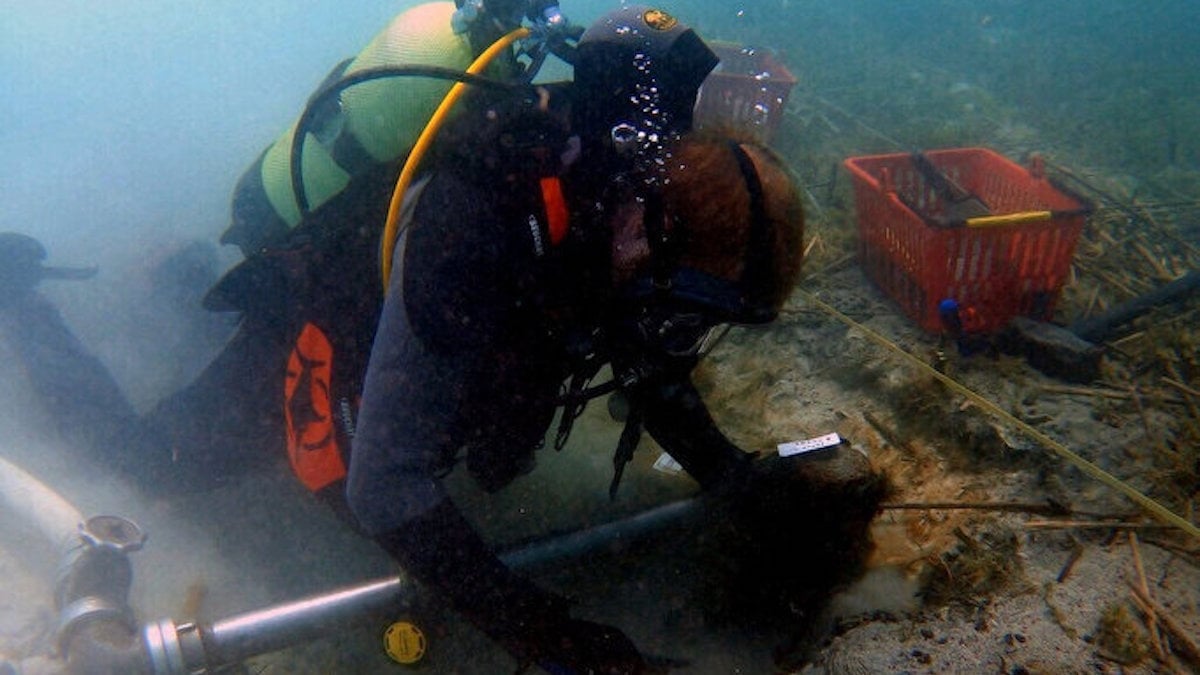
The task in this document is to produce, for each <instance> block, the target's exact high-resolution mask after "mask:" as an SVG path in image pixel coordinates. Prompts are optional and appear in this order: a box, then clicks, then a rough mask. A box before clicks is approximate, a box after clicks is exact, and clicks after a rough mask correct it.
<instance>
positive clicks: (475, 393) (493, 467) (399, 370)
mask: <svg viewBox="0 0 1200 675" xmlns="http://www.w3.org/2000/svg"><path fill="white" fill-rule="evenodd" d="M556 152H557V149H556ZM480 164H483V165H484V168H483V169H479V168H476V167H472V166H471V162H469V161H462V162H458V163H453V162H449V163H447V162H443V164H442V166H441V167H440V170H439V171H437V172H435V173H434V174H433V176H432V178H431V179H430V180H429V182H428V183H427V184H426V185H425V186H424V187H423V189H422V191H421V192H420V195H419V201H417V203H416V206H415V209H414V211H413V216H412V221H411V224H410V227H409V228H408V230H407V231H406V234H405V235H404V239H403V240H402V241H401V243H400V244H399V245H398V246H397V249H396V253H395V256H394V266H393V273H392V278H391V281H390V288H389V292H388V295H387V297H386V300H385V301H384V305H383V312H382V315H381V318H380V323H379V328H378V330H377V332H376V336H375V343H374V346H373V348H372V353H371V360H370V365H369V367H368V370H367V374H366V380H365V384H364V389H363V399H362V406H361V411H360V417H359V420H358V425H357V429H356V435H355V438H354V449H353V455H352V458H351V464H350V472H349V478H348V499H349V503H350V506H351V508H352V510H353V512H354V514H355V515H356V516H357V518H358V520H359V523H360V525H361V526H362V528H363V529H364V530H365V531H366V532H367V533H368V534H370V535H371V536H372V537H374V538H375V539H376V540H377V541H378V542H379V543H380V544H381V545H382V546H383V547H384V548H385V549H387V550H388V551H389V552H390V553H391V554H392V555H393V556H395V557H396V558H397V559H398V560H400V562H401V563H402V564H403V565H404V567H405V568H406V570H408V571H409V572H410V573H411V574H413V575H414V576H415V577H416V578H418V579H420V580H421V581H422V582H424V583H426V584H428V585H430V586H432V587H433V588H435V589H436V590H437V591H438V592H439V593H440V594H441V595H442V596H443V597H445V598H446V599H447V600H448V601H449V602H450V603H451V605H452V606H454V607H455V609H457V610H458V611H459V612H460V613H462V614H463V615H465V616H466V617H467V618H469V619H471V620H472V621H473V622H474V623H475V624H476V625H477V626H478V627H480V628H481V629H482V630H483V631H484V632H485V633H487V634H488V635H490V636H492V637H493V638H494V639H496V640H498V641H499V642H500V643H501V644H504V645H506V646H507V647H508V648H509V649H510V651H513V653H515V654H519V653H520V650H521V645H522V643H523V642H522V641H523V640H527V639H528V637H527V636H528V635H531V634H536V633H537V632H538V631H539V630H549V628H547V625H548V624H552V623H553V622H555V621H560V622H561V621H564V620H565V617H566V613H565V610H563V609H562V608H561V607H556V601H555V599H553V597H552V596H549V597H548V596H546V595H545V594H542V593H541V592H540V591H538V590H537V589H535V588H533V587H532V586H530V585H529V584H527V583H525V582H524V581H523V580H521V579H520V578H518V577H516V576H515V575H512V574H511V573H510V572H509V571H508V570H506V569H505V568H504V567H503V565H501V563H500V562H499V560H498V559H497V558H496V556H495V555H494V554H493V553H492V552H491V551H490V550H489V549H488V547H487V546H486V545H485V544H484V543H483V542H482V541H481V540H480V538H479V537H478V535H477V534H476V533H475V532H474V531H473V529H472V527H471V526H470V524H469V523H468V522H467V521H466V520H465V519H464V518H463V517H462V516H461V514H459V513H458V511H457V509H456V508H455V507H454V505H453V504H452V503H451V501H450V499H449V498H448V496H447V494H446V492H445V490H444V488H443V486H442V483H441V481H440V478H441V476H442V475H443V474H444V473H445V472H446V471H448V470H449V469H450V468H451V466H452V465H453V463H454V462H455V461H456V460H457V459H458V458H459V457H460V454H461V453H463V451H465V460H466V465H467V468H468V470H470V472H471V474H472V475H473V477H474V478H476V480H477V482H478V483H479V484H480V485H481V486H483V487H484V488H485V489H488V490H495V489H499V488H501V487H503V486H504V485H506V484H508V483H509V482H510V481H511V480H512V479H513V478H514V477H516V476H517V475H519V474H520V473H521V472H522V471H524V470H526V469H527V468H529V467H530V466H531V465H532V454H533V451H534V450H535V449H536V448H537V447H539V446H540V445H541V442H542V439H543V437H544V435H545V433H546V431H547V428H548V426H549V425H550V422H551V419H552V417H553V415H554V412H555V408H556V406H557V405H558V396H559V393H560V387H561V385H562V383H563V381H564V379H565V378H566V377H568V376H569V375H571V374H572V371H573V368H574V365H575V364H577V363H578V357H579V351H577V350H575V349H574V348H576V347H580V346H581V345H582V349H583V351H586V352H588V353H591V354H593V355H594V356H596V357H597V359H598V360H599V361H609V360H613V359H617V360H620V359H622V358H624V356H623V355H627V354H628V353H630V352H635V351H636V350H635V349H631V348H630V347H631V345H627V344H622V342H621V341H622V340H623V339H624V337H625V335H626V334H625V333H624V332H623V327H622V324H621V319H622V318H623V317H624V315H623V313H622V312H621V311H620V310H621V309H625V308H624V307H622V305H621V298H620V296H619V295H618V294H616V293H614V292H613V289H612V283H613V282H612V279H611V235H610V233H609V231H608V228H609V224H608V223H607V216H606V215H605V214H606V213H608V212H609V211H610V210H611V209H612V208H613V207H615V206H616V204H611V203H604V199H605V197H604V191H603V190H601V189H600V188H598V187H596V185H595V178H596V176H595V175H575V174H574V173H568V174H567V175H566V176H564V177H563V185H564V192H565V193H566V195H567V197H568V201H569V202H571V203H572V205H573V206H574V208H572V209H571V210H570V212H571V218H572V223H571V229H570V231H569V234H567V236H566V238H565V239H564V240H563V241H562V242H561V243H559V244H557V245H554V244H551V243H550V241H549V236H548V233H547V227H546V221H547V219H548V217H547V215H546V212H545V207H544V205H543V203H542V198H541V195H540V194H539V189H538V182H537V180H536V177H530V176H520V175H515V176H514V175H512V174H507V173H506V172H505V171H503V170H502V169H501V170H498V169H497V168H496V164H495V163H489V162H481V163H480ZM500 164H501V166H503V162H501V163H500ZM580 166H584V167H586V166H587V165H586V164H585V163H584V161H583V160H581V162H580ZM589 168H593V167H589ZM585 170H587V169H585ZM581 173H582V172H581ZM589 186H591V187H592V189H594V190H596V193H595V194H590V193H586V190H587V188H588V187H589ZM597 201H599V202H600V204H601V206H602V207H604V208H600V209H597V208H596V204H597ZM653 365H654V366H655V367H653V368H650V369H648V371H647V376H646V378H645V379H644V380H643V381H642V382H640V383H639V384H637V385H636V386H634V387H632V388H631V389H630V390H629V391H627V392H626V393H627V394H628V395H629V396H630V398H631V400H632V402H633V404H634V406H635V407H636V414H638V415H639V416H640V418H641V419H642V420H643V421H644V425H645V428H646V429H647V430H648V431H649V432H650V433H651V434H652V435H653V436H654V437H655V439H656V440H657V441H659V443H660V444H661V445H662V446H663V447H664V448H665V449H666V450H667V451H668V452H670V453H671V454H672V456H674V457H675V458H676V459H677V460H679V461H680V462H681V463H682V464H683V466H684V467H685V468H686V469H687V470H688V471H689V472H690V473H691V474H692V475H693V476H694V477H695V478H696V479H697V480H698V481H699V482H700V483H701V484H702V485H703V486H705V487H711V486H714V485H716V484H718V483H719V482H720V481H721V480H723V479H724V478H727V477H728V476H729V474H732V473H737V472H740V471H741V470H743V469H745V465H746V458H747V457H748V456H747V455H746V453H744V452H743V451H741V450H740V449H738V448H737V447H736V446H734V445H733V444H732V443H731V442H730V441H729V440H727V439H726V438H725V437H724V436H723V435H722V434H721V432H720V431H719V430H718V429H717V428H716V426H715V424H714V423H713V421H712V419H711V417H710V416H709V414H708V412H707V410H706V408H705V406H704V404H703V402H702V401H701V399H700V397H699V395H698V394H697V392H696V390H695V388H694V387H693V386H692V385H691V383H690V382H689V380H688V374H689V372H690V370H691V368H692V367H693V366H694V365H695V358H694V357H688V358H679V359H670V358H668V357H665V356H664V357H662V358H661V359H659V360H656V361H654V362H653ZM523 636H524V637H523Z"/></svg>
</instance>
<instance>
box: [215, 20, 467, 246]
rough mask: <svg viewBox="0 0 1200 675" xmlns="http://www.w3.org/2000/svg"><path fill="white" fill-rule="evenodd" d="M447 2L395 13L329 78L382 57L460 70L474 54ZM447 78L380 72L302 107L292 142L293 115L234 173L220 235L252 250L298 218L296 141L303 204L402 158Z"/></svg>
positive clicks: (374, 64) (376, 63) (393, 62)
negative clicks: (228, 216)
mask: <svg viewBox="0 0 1200 675" xmlns="http://www.w3.org/2000/svg"><path fill="white" fill-rule="evenodd" d="M454 12H455V6H454V3H452V2H430V3H426V4H422V5H418V6H416V7H413V8H411V9H409V10H406V11H404V12H402V13H401V14H399V15H398V16H397V17H396V18H395V19H393V20H392V22H391V23H390V24H389V25H388V26H387V27H386V28H385V29H384V30H383V31H381V32H380V33H379V34H378V35H376V36H375V38H374V39H372V40H371V42H370V44H368V45H367V46H366V48H364V49H363V50H362V51H361V52H360V53H359V54H358V55H357V56H356V57H354V58H353V59H350V60H348V61H346V62H344V63H342V64H340V65H339V66H338V67H337V68H335V69H334V71H333V72H332V73H330V75H329V77H328V78H326V82H325V83H324V84H323V85H322V88H324V86H325V85H326V84H330V83H332V82H336V81H338V80H341V79H344V78H346V77H350V76H353V75H354V74H355V73H359V72H361V71H366V70H369V69H374V68H379V67H388V66H397V67H398V66H439V67H443V68H450V69H455V70H459V71H461V70H464V69H465V68H466V67H467V66H468V65H469V64H470V63H471V58H472V53H471V47H470V44H469V41H468V39H467V36H466V35H465V34H463V35H459V34H455V32H454V30H453V29H452V27H451V17H452V16H453V14H454ZM452 84H453V82H449V81H446V80H444V79H433V78H425V77H380V78H376V79H369V80H367V81H364V82H360V83H358V84H355V85H353V86H351V87H348V88H346V89H344V90H343V91H342V92H341V93H340V95H338V96H337V97H333V98H330V99H329V100H328V101H326V102H324V103H323V104H322V105H323V107H322V108H321V109H318V110H316V111H312V112H313V113H315V114H311V115H309V116H308V117H307V119H308V123H306V125H305V138H304V142H303V144H302V146H301V145H297V144H296V143H295V142H294V141H295V134H296V133H297V131H296V129H297V123H299V122H300V121H301V119H305V118H304V117H301V118H298V119H297V121H296V122H293V124H292V125H291V126H290V127H289V128H288V129H287V130H286V131H284V132H283V134H281V135H280V136H279V138H278V139H276V141H275V142H274V143H273V144H271V145H270V146H269V147H268V148H267V149H266V151H265V152H264V153H263V154H262V155H261V156H260V157H259V159H258V160H257V161H256V162H255V163H254V165H253V166H251V167H250V168H249V169H248V170H247V171H246V173H245V174H244V175H243V176H242V178H241V180H240V181H239V182H238V186H237V188H236V189H235V192H234V198H233V222H232V224H231V225H230V226H229V228H228V229H227V230H226V231H225V233H224V235H222V237H221V242H222V243H225V244H235V245H238V246H240V247H241V248H242V251H243V253H245V254H247V255H249V254H250V253H251V252H253V251H256V250H258V249H259V248H260V247H261V246H262V245H263V244H264V243H266V242H269V241H273V240H275V239H276V238H277V237H280V236H283V235H286V232H287V231H289V230H290V229H291V228H294V227H295V226H296V225H298V224H299V223H300V221H301V217H302V214H301V209H300V205H299V200H298V199H297V195H296V194H295V192H296V191H295V190H294V189H293V180H292V170H293V169H292V162H293V158H292V152H293V148H296V147H300V148H301V161H300V177H301V180H302V182H303V184H302V187H303V190H304V198H305V201H306V202H307V206H308V209H310V210H311V209H315V208H317V207H319V206H320V205H321V204H323V203H325V202H326V201H328V200H329V199H331V198H332V197H334V196H335V195H337V194H338V193H340V192H341V191H342V190H343V189H345V187H346V185H347V184H349V182H350V180H351V178H352V177H353V176H354V175H355V174H357V173H359V172H361V171H363V170H366V169H368V168H370V167H372V166H378V165H379V164H382V163H387V162H391V161H394V160H396V159H398V158H400V157H401V156H402V155H403V154H404V153H405V152H407V151H408V149H409V148H410V147H411V146H412V144H413V143H414V141H415V140H416V138H417V136H418V135H419V134H420V133H421V129H422V128H424V126H425V124H426V123H427V122H428V120H429V118H430V116H431V115H432V114H433V111H434V110H435V109H436V108H437V106H438V103H439V102H440V101H441V100H442V98H443V97H444V96H445V95H446V92H447V91H449V89H450V87H451V86H452Z"/></svg>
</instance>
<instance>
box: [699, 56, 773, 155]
mask: <svg viewBox="0 0 1200 675" xmlns="http://www.w3.org/2000/svg"><path fill="white" fill-rule="evenodd" d="M709 46H710V47H711V48H712V50H713V53H715V54H716V55H717V57H718V58H719V59H721V62H720V63H718V64H717V67H716V68H714V69H713V72H711V73H709V75H708V77H707V78H705V80H704V84H703V85H701V86H700V93H699V96H698V97H697V99H696V111H695V125H696V127H697V128H700V129H703V128H705V127H717V128H730V127H732V128H735V129H738V130H740V131H742V132H744V133H747V134H749V135H750V136H751V137H752V138H755V139H757V140H759V141H762V142H764V143H767V142H770V140H771V136H773V135H774V134H775V132H776V131H777V130H778V129H779V124H780V122H782V121H783V111H784V106H786V105H787V100H788V95H789V94H791V91H792V87H793V86H794V85H795V84H796V78H795V77H794V76H793V75H792V74H791V72H789V71H788V69H787V67H786V66H784V65H783V64H782V63H780V62H779V61H778V60H777V59H776V58H775V55H774V54H773V53H771V52H770V51H768V50H765V49H758V48H752V47H743V46H741V45H737V44H733V43H729V42H714V43H710V44H709Z"/></svg>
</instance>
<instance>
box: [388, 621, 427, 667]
mask: <svg viewBox="0 0 1200 675" xmlns="http://www.w3.org/2000/svg"><path fill="white" fill-rule="evenodd" d="M383 648H384V650H385V651H386V652H387V655H388V656H390V657H391V658H392V660H393V661H395V662H396V663H402V664H404V665H406V666H411V665H413V664H415V663H417V662H419V661H420V660H421V659H422V658H424V657H425V648H426V642H425V633H424V632H423V631H422V630H421V629H420V628H418V627H417V625H416V624H414V623H410V622H408V621H397V622H396V623H393V624H392V625H390V626H388V629H387V630H386V631H385V632H384V634H383Z"/></svg>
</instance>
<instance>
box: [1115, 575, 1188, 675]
mask: <svg viewBox="0 0 1200 675" xmlns="http://www.w3.org/2000/svg"><path fill="white" fill-rule="evenodd" d="M1129 587H1130V588H1132V589H1133V594H1134V595H1136V596H1137V597H1138V599H1139V600H1141V601H1142V602H1143V603H1145V604H1146V605H1147V606H1148V607H1150V608H1151V609H1153V610H1154V613H1155V616H1157V617H1158V621H1159V625H1161V626H1162V627H1163V630H1165V631H1166V632H1167V636H1168V637H1169V638H1170V642H1171V647H1172V649H1173V651H1174V652H1175V653H1176V654H1178V655H1179V656H1180V657H1182V658H1183V660H1184V661H1186V662H1187V664H1188V665H1189V666H1191V667H1192V668H1193V669H1196V670H1200V645H1197V644H1196V642H1195V641H1194V640H1193V639H1192V638H1191V637H1189V636H1188V632H1187V630H1185V629H1184V628H1183V627H1182V626H1180V625H1179V622H1177V621H1175V619H1174V618H1173V617H1172V616H1171V613H1170V612H1169V611H1167V608H1166V607H1163V606H1162V605H1160V604H1159V603H1158V601H1156V600H1155V599H1154V598H1151V597H1150V596H1149V595H1146V594H1144V593H1142V589H1140V588H1138V587H1137V585H1136V584H1133V583H1130V584H1129Z"/></svg>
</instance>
